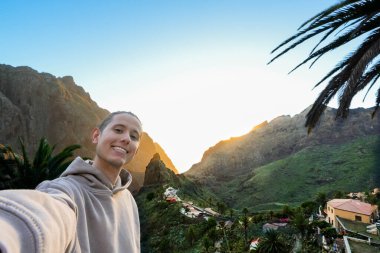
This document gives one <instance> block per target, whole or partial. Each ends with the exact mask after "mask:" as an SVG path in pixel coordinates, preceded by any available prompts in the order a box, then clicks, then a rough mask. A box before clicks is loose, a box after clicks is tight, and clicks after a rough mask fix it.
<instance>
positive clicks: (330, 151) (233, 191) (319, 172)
mask: <svg viewBox="0 0 380 253" xmlns="http://www.w3.org/2000/svg"><path fill="white" fill-rule="evenodd" d="M379 143H380V137H379V136H369V137H365V138H360V139H356V140H354V141H352V142H349V143H346V144H340V145H321V146H315V147H310V148H306V149H303V150H302V151H300V152H298V153H296V154H294V155H292V156H289V157H287V158H285V159H282V160H278V161H275V162H272V163H270V164H267V165H265V166H262V167H259V168H255V169H253V170H252V171H251V173H250V175H249V176H245V177H244V178H242V177H240V178H237V179H235V180H233V181H230V182H229V183H226V184H224V185H222V186H220V188H219V189H217V192H218V194H219V193H220V197H221V198H222V199H224V200H225V201H226V202H227V203H229V205H231V206H233V207H235V208H237V209H241V208H244V207H247V208H249V209H250V210H252V211H260V210H269V209H272V210H273V209H280V208H281V207H282V205H283V204H288V205H298V204H300V203H302V202H304V201H307V200H310V199H314V198H315V196H316V195H317V194H318V192H324V193H327V194H333V193H334V192H336V191H343V192H356V191H368V190H370V189H371V188H373V187H376V186H379V185H380V180H379V178H380V166H379V164H380V161H379V160H380V155H379V154H380V147H379V146H380V144H379Z"/></svg>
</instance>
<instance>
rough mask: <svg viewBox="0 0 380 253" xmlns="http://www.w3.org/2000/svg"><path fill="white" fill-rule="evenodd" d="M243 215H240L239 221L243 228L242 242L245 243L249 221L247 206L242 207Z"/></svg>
mask: <svg viewBox="0 0 380 253" xmlns="http://www.w3.org/2000/svg"><path fill="white" fill-rule="evenodd" d="M243 214H244V215H243V217H241V223H242V225H243V229H244V242H245V244H247V242H248V223H249V219H248V209H247V208H244V209H243Z"/></svg>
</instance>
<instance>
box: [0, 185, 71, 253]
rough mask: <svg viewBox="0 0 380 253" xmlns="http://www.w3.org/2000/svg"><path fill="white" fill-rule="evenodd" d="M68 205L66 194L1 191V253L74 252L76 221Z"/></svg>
mask: <svg viewBox="0 0 380 253" xmlns="http://www.w3.org/2000/svg"><path fill="white" fill-rule="evenodd" d="M61 200H63V201H61ZM65 202H66V203H65ZM68 203H71V200H70V199H69V198H68V197H67V195H65V194H62V195H61V196H55V197H54V198H53V197H52V196H50V195H49V194H47V193H44V192H39V191H35V190H6V191H0V252H1V253H19V252H20V253H21V252H33V253H34V252H47V253H48V252H71V251H72V250H73V249H74V248H75V247H76V245H77V241H76V222H77V219H76V214H75V209H73V206H74V205H70V204H68Z"/></svg>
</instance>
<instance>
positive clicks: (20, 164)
mask: <svg viewBox="0 0 380 253" xmlns="http://www.w3.org/2000/svg"><path fill="white" fill-rule="evenodd" d="M20 147H21V152H22V156H20V155H17V154H15V153H14V152H13V151H12V149H11V148H10V147H7V146H4V147H3V148H2V149H1V156H0V178H1V179H3V180H4V181H2V184H1V185H0V187H1V189H34V188H35V187H36V186H37V185H38V184H39V183H40V182H42V181H44V180H52V179H54V178H56V177H58V176H59V175H60V174H61V173H62V172H63V171H64V170H65V169H66V168H67V166H68V165H69V164H70V163H71V162H72V159H71V158H72V157H73V155H74V151H75V150H76V149H78V148H80V146H79V145H71V146H68V147H66V148H64V149H63V150H62V151H61V152H59V153H57V154H55V155H54V154H53V152H54V149H55V146H51V145H50V144H49V143H48V141H47V139H46V138H41V140H40V142H39V146H38V149H37V151H36V153H35V155H34V158H33V162H30V159H29V156H28V154H27V152H26V148H25V145H24V143H23V141H22V140H21V139H20Z"/></svg>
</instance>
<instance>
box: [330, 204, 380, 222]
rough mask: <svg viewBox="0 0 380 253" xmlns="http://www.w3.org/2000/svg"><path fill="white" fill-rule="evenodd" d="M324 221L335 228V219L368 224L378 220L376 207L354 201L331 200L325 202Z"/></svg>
mask: <svg viewBox="0 0 380 253" xmlns="http://www.w3.org/2000/svg"><path fill="white" fill-rule="evenodd" d="M326 214H327V216H326V221H327V222H328V223H330V224H331V225H333V226H334V227H337V219H336V217H340V218H343V219H347V220H352V221H359V222H362V223H367V224H370V223H371V222H373V221H374V220H375V219H377V218H378V216H379V214H378V211H377V205H371V204H368V203H365V202H361V201H360V200H356V199H333V200H330V201H329V202H327V208H326Z"/></svg>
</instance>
